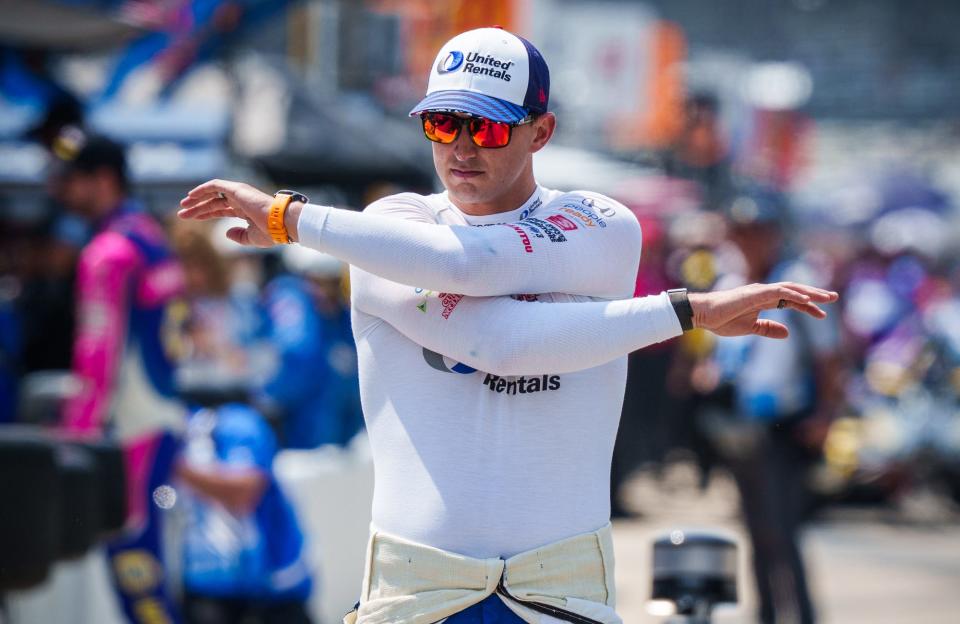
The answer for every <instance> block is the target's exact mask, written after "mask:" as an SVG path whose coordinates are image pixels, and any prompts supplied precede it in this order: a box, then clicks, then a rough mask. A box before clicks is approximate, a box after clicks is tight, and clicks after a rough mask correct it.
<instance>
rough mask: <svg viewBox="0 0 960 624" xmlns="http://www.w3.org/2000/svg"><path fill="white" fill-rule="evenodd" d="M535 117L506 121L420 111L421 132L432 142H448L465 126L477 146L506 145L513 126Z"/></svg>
mask: <svg viewBox="0 0 960 624" xmlns="http://www.w3.org/2000/svg"><path fill="white" fill-rule="evenodd" d="M535 119H536V116H535V115H527V116H526V117H524V118H523V119H521V120H520V121H517V122H514V123H507V122H505V121H493V120H491V119H487V118H485V117H457V116H456V115H454V114H453V113H439V112H430V113H421V114H420V121H422V122H423V134H424V136H426V137H427V138H428V139H430V140H431V141H433V142H434V143H443V144H450V143H453V142H454V141H456V140H457V137H458V136H460V130H461V129H462V128H463V126H467V132H468V133H469V134H470V139H471V140H472V141H473V143H474V145H477V146H478V147H488V148H496V147H506V146H507V144H509V143H510V135H511V132H512V131H513V129H514V128H516V127H517V126H522V125H524V124H528V123H530V122H532V121H534V120H535Z"/></svg>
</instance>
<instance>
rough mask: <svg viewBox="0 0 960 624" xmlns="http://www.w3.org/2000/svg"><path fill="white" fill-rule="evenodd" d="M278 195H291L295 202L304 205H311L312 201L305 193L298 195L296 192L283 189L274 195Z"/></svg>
mask: <svg viewBox="0 0 960 624" xmlns="http://www.w3.org/2000/svg"><path fill="white" fill-rule="evenodd" d="M277 195H290V196H291V197H292V200H293V201H298V202H301V203H304V204H309V203H310V199H309V198H308V197H307V196H306V195H304V194H303V193H298V192H296V191H291V190H288V189H281V190H279V191H277V192H276V193H274V194H273V196H274V197H276V196H277Z"/></svg>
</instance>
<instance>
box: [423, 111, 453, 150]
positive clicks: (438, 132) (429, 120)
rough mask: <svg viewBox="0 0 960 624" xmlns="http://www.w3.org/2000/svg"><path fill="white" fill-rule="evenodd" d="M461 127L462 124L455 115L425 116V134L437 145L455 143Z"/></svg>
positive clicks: (436, 114) (437, 114)
mask: <svg viewBox="0 0 960 624" xmlns="http://www.w3.org/2000/svg"><path fill="white" fill-rule="evenodd" d="M461 125H462V122H461V121H460V120H459V119H457V118H456V117H454V116H453V115H445V114H440V113H434V114H430V115H424V116H423V133H424V134H425V135H427V138H428V139H430V140H431V141H436V142H437V143H453V142H454V141H455V140H456V138H457V135H458V134H459V133H460V127H461Z"/></svg>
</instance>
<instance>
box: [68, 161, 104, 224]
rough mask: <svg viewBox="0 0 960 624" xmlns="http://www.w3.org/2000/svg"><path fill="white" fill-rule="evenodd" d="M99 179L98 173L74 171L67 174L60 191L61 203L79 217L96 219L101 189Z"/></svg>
mask: <svg viewBox="0 0 960 624" xmlns="http://www.w3.org/2000/svg"><path fill="white" fill-rule="evenodd" d="M97 178H98V176H97V173H96V172H91V173H87V172H83V171H73V172H70V173H68V174H66V175H65V176H64V178H63V181H62V184H61V185H60V187H59V189H58V190H59V193H60V199H61V201H63V203H64V204H65V205H66V207H67V208H68V209H70V210H71V211H73V212H74V213H76V214H78V215H79V216H81V217H84V218H87V219H91V218H95V217H96V216H97V215H96V206H97V192H98V187H99V181H98V179H97Z"/></svg>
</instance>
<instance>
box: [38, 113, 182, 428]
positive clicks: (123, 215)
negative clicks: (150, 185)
mask: <svg viewBox="0 0 960 624" xmlns="http://www.w3.org/2000/svg"><path fill="white" fill-rule="evenodd" d="M58 141H60V145H59V146H58V147H57V148H56V149H55V151H56V153H58V154H59V155H60V157H61V159H62V162H61V165H62V168H63V170H62V172H61V174H60V175H62V193H63V197H62V199H63V201H64V204H65V205H66V206H67V208H68V209H70V210H71V211H73V212H74V213H75V214H77V215H79V216H80V217H82V218H84V219H85V220H87V221H88V222H89V223H90V224H91V225H92V227H93V229H94V232H95V233H94V236H93V238H92V239H91V240H90V242H89V243H88V244H87V245H86V246H85V247H84V248H83V251H82V252H81V254H80V260H79V266H78V270H77V291H76V298H77V321H76V322H77V326H76V337H75V339H74V348H73V371H74V372H75V373H76V374H77V376H78V377H79V378H80V379H81V381H82V382H83V384H84V386H83V390H82V391H81V393H80V394H79V395H78V396H77V397H75V398H73V399H71V400H70V401H68V403H67V404H66V406H65V409H64V414H63V425H64V426H65V427H66V429H68V430H69V431H71V432H73V433H77V434H84V435H90V434H94V435H96V434H99V433H100V431H101V430H102V428H103V427H104V425H107V424H109V425H111V426H112V427H113V428H114V429H115V431H116V434H117V436H118V437H119V438H120V439H129V438H130V437H132V436H134V435H136V434H138V433H143V432H144V431H148V430H158V429H162V428H173V429H176V428H179V427H180V426H182V421H183V409H182V407H181V406H180V405H179V404H178V403H177V402H176V401H175V400H174V387H173V366H172V364H171V361H170V358H169V357H168V353H167V351H166V349H165V345H164V340H163V339H164V335H163V334H164V330H165V323H166V321H167V317H166V315H167V313H168V311H169V307H170V306H171V304H174V303H175V302H177V301H178V300H179V297H180V295H181V293H182V290H183V274H182V272H181V269H180V266H179V265H178V264H177V263H176V261H175V260H174V258H173V255H172V254H171V252H170V249H169V247H168V244H167V240H166V235H165V233H164V231H163V228H162V227H161V226H160V224H159V223H157V222H156V221H155V220H154V219H152V218H151V217H150V216H148V215H147V214H146V213H145V212H144V211H143V210H142V209H141V207H140V205H139V204H138V203H137V202H136V201H135V200H133V199H132V198H131V197H130V196H129V185H128V179H127V167H126V158H125V155H124V151H123V148H122V147H121V146H120V145H118V144H116V143H114V142H113V141H111V140H109V139H107V138H104V137H96V136H89V137H88V136H84V135H81V134H79V133H70V132H68V133H66V134H64V135H61V137H60V139H58Z"/></svg>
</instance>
